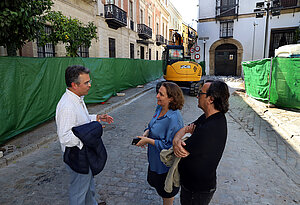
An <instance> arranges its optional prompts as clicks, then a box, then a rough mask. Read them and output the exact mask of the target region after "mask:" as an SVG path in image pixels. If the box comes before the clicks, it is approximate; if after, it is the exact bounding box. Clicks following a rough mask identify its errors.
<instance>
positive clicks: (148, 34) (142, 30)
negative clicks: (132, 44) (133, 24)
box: [137, 24, 152, 39]
mask: <svg viewBox="0 0 300 205" xmlns="http://www.w3.org/2000/svg"><path fill="white" fill-rule="evenodd" d="M137 30H138V35H139V37H140V38H142V39H149V38H152V29H151V28H150V27H148V26H146V25H145V24H138V25H137Z"/></svg>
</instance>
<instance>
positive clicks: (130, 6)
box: [129, 1, 133, 21]
mask: <svg viewBox="0 0 300 205" xmlns="http://www.w3.org/2000/svg"><path fill="white" fill-rule="evenodd" d="M129 17H130V20H132V21H133V3H132V1H129Z"/></svg>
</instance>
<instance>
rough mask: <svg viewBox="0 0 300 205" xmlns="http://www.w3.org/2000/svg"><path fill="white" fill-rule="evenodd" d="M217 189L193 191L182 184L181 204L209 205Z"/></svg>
mask: <svg viewBox="0 0 300 205" xmlns="http://www.w3.org/2000/svg"><path fill="white" fill-rule="evenodd" d="M215 191H216V189H211V190H210V191H207V192H204V191H199V192H192V191H190V190H188V189H186V188H185V187H184V186H181V191H180V203H181V205H207V204H209V202H210V200H211V199H212V197H213V195H214V193H215Z"/></svg>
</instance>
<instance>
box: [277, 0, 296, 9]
mask: <svg viewBox="0 0 300 205" xmlns="http://www.w3.org/2000/svg"><path fill="white" fill-rule="evenodd" d="M298 1H299V0H280V4H281V6H282V7H295V6H297V5H298Z"/></svg>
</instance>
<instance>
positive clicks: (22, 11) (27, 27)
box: [0, 0, 53, 56]
mask: <svg viewBox="0 0 300 205" xmlns="http://www.w3.org/2000/svg"><path fill="white" fill-rule="evenodd" d="M52 4H53V2H52V1H51V0H1V2H0V45H3V46H5V47H6V48H7V51H8V55H9V56H15V55H16V49H20V48H22V46H23V45H24V44H25V43H26V41H31V40H33V39H35V38H37V33H38V31H39V30H41V28H43V25H44V22H45V19H44V17H43V14H45V13H47V12H48V11H50V9H51V6H52Z"/></svg>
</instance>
